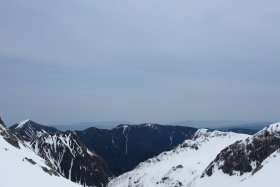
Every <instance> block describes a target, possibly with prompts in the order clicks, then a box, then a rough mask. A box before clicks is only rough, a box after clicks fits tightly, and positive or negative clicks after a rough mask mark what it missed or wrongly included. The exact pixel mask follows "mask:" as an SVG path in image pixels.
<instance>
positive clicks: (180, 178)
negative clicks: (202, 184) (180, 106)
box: [108, 129, 249, 187]
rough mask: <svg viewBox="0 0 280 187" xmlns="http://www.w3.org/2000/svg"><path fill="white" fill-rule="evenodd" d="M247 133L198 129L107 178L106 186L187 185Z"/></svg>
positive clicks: (245, 136)
mask: <svg viewBox="0 0 280 187" xmlns="http://www.w3.org/2000/svg"><path fill="white" fill-rule="evenodd" d="M248 136H249V135H244V134H236V133H232V132H220V131H213V132H211V131H209V130H207V129H200V130H198V131H197V132H196V133H195V135H194V137H193V138H192V139H191V140H186V141H185V142H184V143H183V144H181V145H179V146H178V147H176V148H175V149H173V150H171V151H168V152H164V153H162V154H160V155H159V156H156V157H154V158H152V159H149V160H147V161H145V162H143V163H141V164H140V165H138V166H137V167H136V168H135V169H134V170H132V171H130V172H128V173H125V174H123V175H121V176H119V177H117V178H115V179H113V180H112V181H110V183H109V184H108V186H109V187H118V186H119V187H125V186H187V185H188V184H189V183H190V182H191V181H192V180H194V179H196V178H198V177H200V176H201V173H202V172H203V171H204V169H205V168H206V167H207V166H208V165H209V163H210V162H211V161H212V160H213V159H214V158H215V157H216V155H217V154H218V153H219V152H220V151H221V150H222V149H223V148H225V147H227V146H228V145H230V144H232V143H234V142H235V141H237V140H240V139H245V138H247V137H248Z"/></svg>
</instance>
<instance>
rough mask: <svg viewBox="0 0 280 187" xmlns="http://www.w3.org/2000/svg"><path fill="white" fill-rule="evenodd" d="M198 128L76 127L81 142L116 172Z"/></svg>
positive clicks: (161, 150)
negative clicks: (80, 129)
mask: <svg viewBox="0 0 280 187" xmlns="http://www.w3.org/2000/svg"><path fill="white" fill-rule="evenodd" d="M196 130H197V129H195V128H190V127H179V126H165V125H157V124H141V125H119V126H117V127H116V128H113V129H112V130H104V129H97V128H89V129H86V130H84V131H76V134H77V136H78V137H79V138H80V139H81V141H83V142H84V144H85V145H86V146H87V147H89V148H90V149H93V150H95V151H96V152H97V154H99V155H100V156H102V157H103V158H104V159H105V160H106V161H107V162H108V163H109V165H110V168H111V169H112V171H113V172H114V174H115V175H119V174H122V173H124V172H127V171H129V170H132V169H133V168H134V167H136V166H137V165H138V164H139V163H140V162H143V161H145V160H147V159H149V158H152V157H154V156H156V155H158V154H160V153H162V152H163V151H167V150H171V149H172V148H174V147H175V146H177V145H178V144H180V143H182V142H183V141H184V140H186V139H190V138H191V137H192V136H193V134H194V133H195V132H196Z"/></svg>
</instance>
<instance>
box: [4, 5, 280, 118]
mask: <svg viewBox="0 0 280 187" xmlns="http://www.w3.org/2000/svg"><path fill="white" fill-rule="evenodd" d="M279 18H280V3H279V2H278V1H277V0H268V1H263V0H246V1H244V0H229V1H222V0H213V1H207V0H201V1H195V0H176V1H170V0H152V1H151V0H141V1H130V0H118V1H115V0H107V1H92V0H70V1H69V0H61V1H54V0H50V1H35V0H27V1H19V0H13V1H11V0H3V1H1V2H0V25H1V27H0V41H1V42H0V83H1V97H0V102H1V110H0V112H1V115H3V117H6V118H8V119H9V120H10V121H9V122H14V121H16V120H20V119H22V118H25V117H30V118H35V119H37V120H39V121H43V122H44V121H46V122H49V123H64V122H72V121H102V120H106V121H108V120H126V121H156V122H166V121H173V120H176V121H177V120H185V119H222V120H229V119H236V120H277V119H279V112H277V111H279V110H278V106H279V104H280V100H279V99H278V98H277V95H279V92H280V88H279V83H280V78H279V76H278V70H279V69H280V63H279V59H280V53H279V49H280V24H279ZM81 111H82V112H81ZM58 114H59V115H58Z"/></svg>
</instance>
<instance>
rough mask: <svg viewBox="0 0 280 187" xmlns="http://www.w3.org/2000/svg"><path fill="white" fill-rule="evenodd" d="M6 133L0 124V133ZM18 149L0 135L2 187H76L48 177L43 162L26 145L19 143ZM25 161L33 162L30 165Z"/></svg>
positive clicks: (57, 177) (59, 179) (64, 180)
mask: <svg viewBox="0 0 280 187" xmlns="http://www.w3.org/2000/svg"><path fill="white" fill-rule="evenodd" d="M4 131H7V129H6V128H5V127H3V126H2V125H1V124H0V133H1V132H4ZM19 146H20V149H19V148H16V147H14V146H13V145H11V144H10V143H8V142H7V141H6V140H5V139H4V137H3V136H2V135H0V176H1V182H0V184H1V186H3V187H18V186H20V187H38V186H39V187H50V186H51V187H78V186H80V185H78V184H76V183H73V182H71V181H69V180H67V179H65V178H63V177H62V176H55V175H53V174H52V175H50V174H49V173H46V172H45V171H43V169H42V167H45V168H47V169H51V168H50V167H49V166H47V165H46V164H45V160H44V159H42V158H41V157H39V156H37V155H36V154H35V153H34V152H33V151H32V150H31V149H30V148H29V147H28V146H27V145H24V144H23V143H22V142H20V141H19ZM27 159H29V160H30V159H31V160H32V161H34V162H35V164H32V163H31V162H29V161H28V160H27Z"/></svg>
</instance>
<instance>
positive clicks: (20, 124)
mask: <svg viewBox="0 0 280 187" xmlns="http://www.w3.org/2000/svg"><path fill="white" fill-rule="evenodd" d="M29 121H30V119H26V120H24V121H21V122H19V124H18V125H17V127H16V128H15V129H19V128H21V127H23V126H24V125H25V124H26V123H27V122H29Z"/></svg>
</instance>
